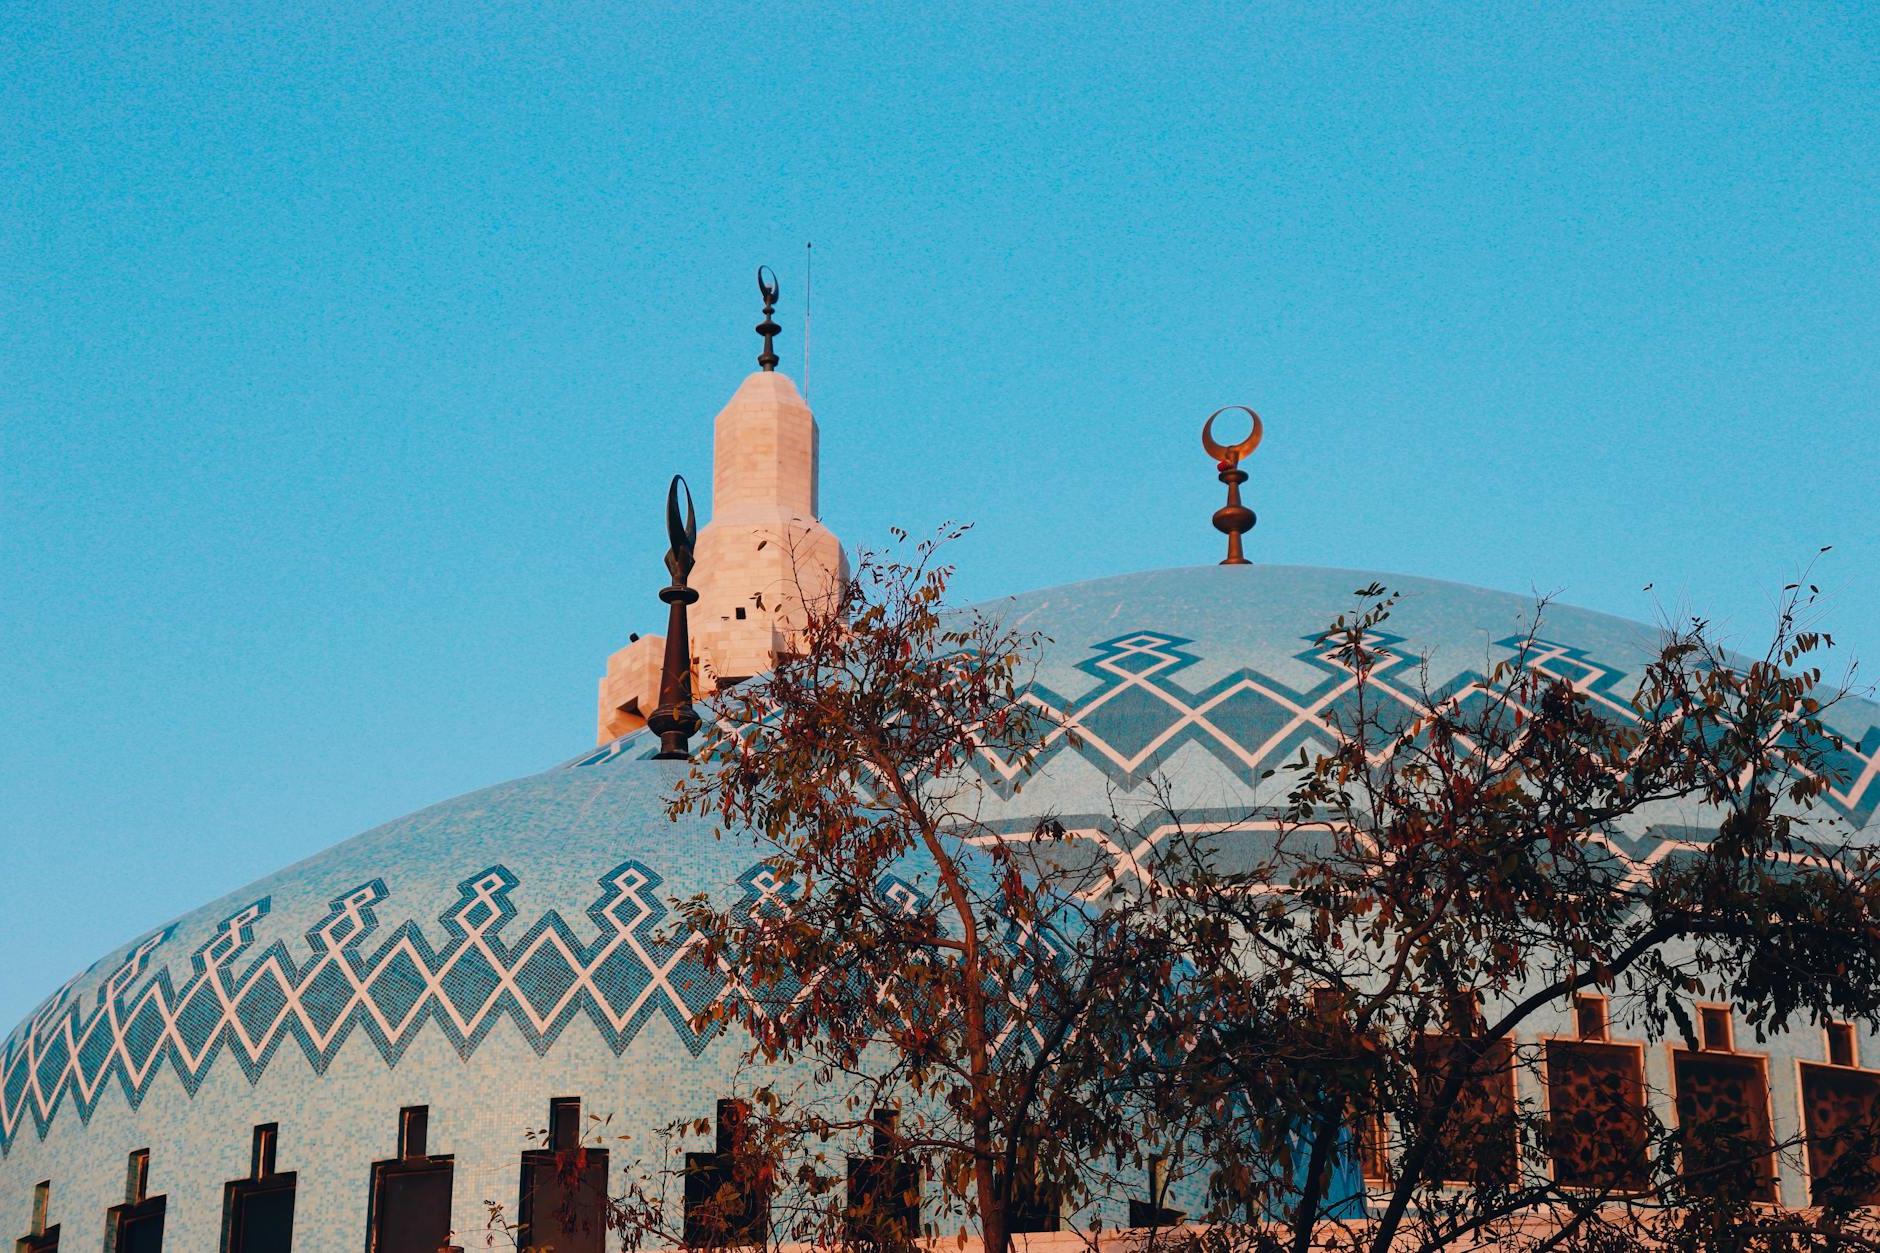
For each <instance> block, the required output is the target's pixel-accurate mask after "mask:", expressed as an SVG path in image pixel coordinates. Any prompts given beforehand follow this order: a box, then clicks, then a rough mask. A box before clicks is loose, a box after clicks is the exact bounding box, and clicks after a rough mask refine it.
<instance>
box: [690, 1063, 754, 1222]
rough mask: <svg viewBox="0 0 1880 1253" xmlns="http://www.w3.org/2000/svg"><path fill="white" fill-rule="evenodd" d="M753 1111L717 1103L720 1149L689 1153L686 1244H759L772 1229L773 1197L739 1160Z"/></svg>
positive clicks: (732, 1103) (733, 1103)
mask: <svg viewBox="0 0 1880 1253" xmlns="http://www.w3.org/2000/svg"><path fill="white" fill-rule="evenodd" d="M749 1118H750V1107H749V1106H748V1105H746V1104H745V1103H744V1102H743V1101H735V1100H729V1101H720V1102H718V1137H717V1139H718V1149H717V1151H716V1152H713V1153H687V1154H686V1155H685V1242H686V1244H687V1245H689V1246H691V1247H693V1248H697V1247H699V1246H701V1245H747V1244H761V1243H763V1242H764V1239H765V1236H766V1234H767V1233H768V1231H769V1228H770V1193H769V1189H768V1188H767V1187H766V1186H764V1184H763V1182H762V1181H760V1180H756V1179H751V1178H749V1177H747V1176H748V1174H749V1172H750V1168H751V1166H752V1165H753V1164H752V1163H750V1162H747V1161H742V1160H740V1154H741V1152H742V1151H743V1149H744V1147H745V1140H744V1137H745V1135H746V1131H745V1123H746V1122H747V1120H748V1119H749Z"/></svg>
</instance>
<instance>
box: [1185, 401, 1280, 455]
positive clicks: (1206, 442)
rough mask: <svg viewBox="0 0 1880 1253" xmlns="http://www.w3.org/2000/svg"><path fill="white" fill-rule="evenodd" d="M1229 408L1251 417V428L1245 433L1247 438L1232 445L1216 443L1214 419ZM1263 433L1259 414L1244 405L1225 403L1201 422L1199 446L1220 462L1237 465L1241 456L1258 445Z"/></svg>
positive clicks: (1264, 430) (1263, 428)
mask: <svg viewBox="0 0 1880 1253" xmlns="http://www.w3.org/2000/svg"><path fill="white" fill-rule="evenodd" d="M1229 409H1233V410H1238V411H1239V412H1241V413H1244V414H1246V415H1247V416H1248V417H1249V418H1252V419H1253V430H1251V431H1249V432H1248V433H1247V438H1245V439H1243V440H1241V441H1240V442H1239V443H1238V444H1233V445H1225V444H1221V443H1218V442H1216V440H1215V438H1214V419H1216V418H1218V417H1220V416H1221V415H1222V414H1223V413H1226V412H1227V411H1228V410H1229ZM1265 433H1266V428H1265V427H1264V426H1263V425H1262V424H1261V422H1260V415H1259V414H1257V413H1255V412H1254V411H1253V410H1251V409H1249V408H1247V406H1245V405H1226V406H1224V407H1222V408H1220V409H1216V410H1215V411H1214V412H1213V413H1210V414H1209V415H1208V420H1207V421H1206V422H1205V423H1203V424H1202V427H1201V446H1202V447H1203V448H1205V449H1207V450H1208V456H1210V457H1212V458H1214V459H1215V460H1216V461H1217V462H1219V463H1220V464H1222V465H1224V466H1232V465H1238V464H1239V463H1240V459H1241V458H1242V457H1245V456H1247V455H1248V454H1250V453H1252V452H1253V450H1254V449H1256V448H1258V447H1259V446H1260V437H1261V436H1262V435H1264V434H1265Z"/></svg>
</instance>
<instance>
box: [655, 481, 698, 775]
mask: <svg viewBox="0 0 1880 1253" xmlns="http://www.w3.org/2000/svg"><path fill="white" fill-rule="evenodd" d="M681 492H684V493H685V510H684V512H683V513H681V512H680V509H679V494H680V493H681ZM666 537H667V540H668V542H669V543H670V544H671V547H670V548H668V549H667V550H666V569H667V571H669V572H670V573H671V575H672V584H671V586H669V587H663V588H661V589H660V591H659V598H660V599H661V600H663V601H665V602H666V604H667V606H668V607H669V608H668V611H667V614H666V653H665V656H664V658H662V660H661V663H660V671H659V708H657V709H655V710H654V711H653V716H652V717H650V718H648V719H647V720H646V725H647V726H648V727H649V728H650V729H651V730H652V731H653V733H654V734H656V735H658V736H659V751H658V752H657V753H654V754H653V756H654V757H655V758H657V759H659V760H661V761H683V760H685V759H686V758H688V757H690V756H691V755H692V748H691V745H690V744H689V743H688V741H689V740H691V738H692V735H693V733H694V732H696V731H697V730H698V727H699V717H698V711H697V710H696V709H694V708H692V632H691V625H690V623H689V622H688V621H687V616H686V607H687V606H688V605H690V604H691V603H692V602H693V601H695V600H697V599H698V591H697V589H695V588H691V587H687V586H686V582H685V580H686V576H687V575H689V574H691V573H692V561H693V557H692V552H693V549H694V548H695V547H696V546H697V544H698V519H697V518H696V517H695V516H694V515H693V512H692V489H691V488H690V487H688V486H686V481H685V480H684V479H683V478H681V477H680V476H678V475H676V474H675V475H673V476H672V485H671V486H670V487H668V488H667V489H666Z"/></svg>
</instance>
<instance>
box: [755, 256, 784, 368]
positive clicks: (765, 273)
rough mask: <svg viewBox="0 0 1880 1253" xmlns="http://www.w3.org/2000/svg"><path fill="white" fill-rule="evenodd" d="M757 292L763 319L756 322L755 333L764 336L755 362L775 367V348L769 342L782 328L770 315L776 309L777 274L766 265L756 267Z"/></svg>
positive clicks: (767, 366)
mask: <svg viewBox="0 0 1880 1253" xmlns="http://www.w3.org/2000/svg"><path fill="white" fill-rule="evenodd" d="M757 293H758V295H760V296H762V297H763V298H764V320H763V321H762V322H759V323H758V324H757V333H758V334H759V335H762V336H763V337H764V351H763V352H762V353H761V354H759V356H758V358H757V364H758V365H760V366H762V367H763V368H764V369H766V370H774V369H776V368H777V349H776V347H775V346H774V345H773V344H772V343H771V342H770V341H771V340H773V339H775V338H776V337H777V336H779V335H781V334H783V328H782V327H781V326H778V325H777V320H776V319H775V318H773V317H771V316H770V315H771V314H773V313H775V312H776V311H777V274H776V271H774V270H772V269H771V268H770V267H769V266H767V265H760V266H758V267H757Z"/></svg>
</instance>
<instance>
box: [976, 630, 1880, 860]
mask: <svg viewBox="0 0 1880 1253" xmlns="http://www.w3.org/2000/svg"><path fill="white" fill-rule="evenodd" d="M1403 642H1404V641H1403V640H1402V639H1400V638H1398V637H1395V636H1388V635H1376V636H1373V637H1371V639H1370V641H1369V643H1370V645H1371V646H1372V647H1373V648H1374V649H1376V650H1377V651H1378V654H1379V661H1378V663H1377V665H1376V667H1375V668H1374V669H1373V671H1372V673H1371V675H1370V678H1369V680H1368V686H1369V699H1370V700H1371V701H1372V702H1373V704H1374V705H1375V704H1376V703H1377V702H1380V701H1381V702H1387V703H1388V704H1389V705H1390V706H1393V707H1394V708H1395V709H1396V711H1397V712H1398V713H1399V714H1400V715H1401V716H1403V717H1405V718H1411V717H1415V716H1419V715H1422V714H1425V713H1428V712H1430V711H1431V710H1432V709H1434V708H1436V707H1439V706H1444V705H1448V706H1451V707H1454V708H1457V709H1459V710H1461V711H1463V712H1466V711H1467V710H1468V708H1469V707H1470V706H1471V704H1473V703H1475V702H1480V701H1485V700H1488V699H1490V698H1491V696H1494V695H1496V693H1494V692H1493V691H1492V690H1491V688H1490V686H1489V681H1488V678H1487V676H1485V675H1482V674H1480V673H1475V672H1462V673H1458V674H1456V675H1454V676H1452V677H1450V678H1449V679H1448V680H1447V681H1445V682H1442V683H1441V684H1440V685H1438V686H1437V687H1436V689H1435V690H1434V691H1432V692H1428V693H1425V692H1424V690H1423V687H1422V685H1423V676H1422V675H1421V674H1420V673H1419V663H1418V659H1417V658H1416V657H1415V656H1414V655H1413V654H1411V653H1410V652H1409V651H1408V650H1407V649H1404V648H1403V647H1402V645H1403ZM1189 643H1190V641H1188V640H1186V639H1184V638H1182V637H1180V636H1177V635H1168V634H1163V633H1160V632H1155V631H1137V632H1132V633H1130V634H1127V635H1120V636H1117V637H1116V638H1114V639H1110V640H1106V641H1104V642H1103V643H1100V644H1097V645H1095V646H1094V648H1093V650H1092V655H1091V656H1090V657H1089V658H1087V659H1086V660H1085V661H1083V662H1081V663H1080V664H1079V665H1078V667H1077V668H1078V669H1079V670H1081V671H1083V672H1084V673H1086V674H1088V675H1090V676H1092V677H1093V678H1095V679H1096V680H1097V683H1096V686H1095V687H1093V688H1092V689H1091V690H1090V691H1088V692H1086V693H1084V694H1083V695H1082V696H1078V697H1075V698H1069V697H1063V696H1060V695H1058V694H1057V693H1055V692H1053V691H1051V690H1050V689H1049V688H1046V687H1043V686H1034V687H1033V688H1032V689H1031V691H1030V697H1031V699H1032V700H1034V701H1035V702H1036V703H1037V704H1038V705H1039V706H1040V708H1041V709H1043V710H1045V711H1046V712H1047V713H1049V714H1050V715H1051V721H1052V722H1053V723H1054V724H1055V725H1054V729H1053V730H1052V731H1051V733H1050V735H1049V737H1048V740H1047V743H1046V745H1045V750H1044V752H1043V753H1042V754H1041V756H1040V760H1039V763H1038V764H1039V765H1043V764H1044V763H1045V762H1048V761H1049V760H1050V759H1051V758H1052V757H1054V756H1056V755H1058V754H1060V753H1075V754H1077V755H1078V756H1080V757H1082V758H1083V759H1084V760H1085V761H1088V762H1090V763H1091V764H1092V765H1095V766H1096V767H1097V768H1098V769H1100V770H1102V771H1103V772H1104V774H1105V775H1106V776H1108V777H1109V778H1110V779H1111V780H1112V781H1113V782H1115V783H1116V784H1117V785H1119V786H1121V787H1123V788H1133V787H1135V786H1137V785H1139V784H1140V783H1142V782H1143V781H1144V780H1146V779H1148V778H1149V777H1151V776H1152V775H1154V774H1155V773H1156V772H1157V771H1158V770H1160V769H1161V768H1162V767H1163V766H1165V765H1166V764H1167V762H1168V760H1169V758H1170V757H1172V756H1173V755H1174V754H1175V752H1176V751H1177V750H1179V749H1181V748H1182V747H1184V746H1186V745H1189V744H1193V745H1197V746H1199V747H1200V748H1202V749H1204V750H1205V751H1207V752H1208V753H1210V754H1211V755H1212V756H1214V757H1215V758H1216V759H1217V760H1219V761H1221V762H1222V763H1223V764H1225V765H1227V766H1228V767H1229V768H1231V769H1232V770H1234V771H1235V772H1236V773H1238V774H1239V775H1240V776H1241V777H1242V779H1243V780H1245V781H1246V782H1248V783H1253V782H1255V781H1256V780H1258V779H1259V778H1260V777H1261V776H1262V775H1263V774H1264V773H1265V772H1266V771H1268V770H1273V769H1277V768H1279V767H1281V766H1283V765H1284V764H1285V763H1286V762H1287V761H1288V760H1290V759H1291V758H1293V757H1294V756H1296V755H1297V754H1298V752H1299V750H1300V749H1301V748H1303V747H1305V746H1307V745H1309V744H1311V743H1313V742H1315V741H1316V742H1319V743H1325V742H1327V741H1328V740H1329V739H1330V737H1331V727H1332V726H1333V725H1334V724H1335V723H1336V722H1337V720H1338V719H1339V718H1340V717H1341V716H1342V715H1345V714H1348V713H1349V712H1350V710H1351V702H1352V701H1353V700H1354V693H1355V689H1356V685H1357V680H1356V677H1355V676H1354V675H1353V673H1352V672H1351V669H1350V668H1349V667H1348V666H1346V665H1344V664H1343V663H1342V662H1340V661H1339V660H1338V658H1337V656H1336V653H1335V650H1334V649H1333V648H1332V647H1330V646H1329V645H1323V644H1320V643H1318V642H1317V641H1316V640H1313V639H1308V640H1307V641H1306V643H1307V644H1308V645H1309V647H1307V648H1306V649H1304V650H1303V651H1301V652H1299V653H1297V654H1296V656H1297V658H1298V659H1299V660H1301V661H1304V662H1305V663H1307V664H1308V665H1309V666H1311V667H1312V668H1313V669H1315V670H1317V671H1319V672H1320V673H1321V675H1322V678H1321V679H1320V680H1319V681H1318V682H1317V683H1315V684H1313V685H1312V686H1310V687H1307V688H1305V689H1295V688H1292V687H1289V686H1288V685H1287V684H1285V683H1283V682H1281V681H1279V680H1277V679H1275V678H1273V677H1272V676H1270V675H1264V674H1261V673H1259V672H1257V671H1254V670H1247V669H1243V670H1240V671H1237V672H1235V673H1234V674H1231V675H1229V676H1227V677H1226V678H1223V679H1220V680H1218V681H1216V682H1214V683H1213V684H1211V685H1209V686H1207V687H1204V688H1201V689H1198V690H1197V689H1192V688H1189V687H1187V686H1185V685H1184V684H1183V683H1182V681H1181V678H1180V675H1181V672H1182V671H1183V670H1186V669H1188V668H1189V667H1191V666H1193V665H1194V664H1195V663H1196V662H1197V661H1198V660H1199V658H1198V657H1197V656H1195V655H1194V654H1193V653H1192V652H1189V651H1187V648H1186V646H1187V645H1188V644H1189ZM1496 647H1498V648H1500V649H1502V650H1504V651H1505V652H1506V653H1507V654H1508V656H1509V658H1511V659H1512V658H1514V657H1516V656H1518V655H1519V654H1520V652H1521V651H1522V650H1523V649H1525V664H1526V665H1527V666H1528V668H1529V669H1531V670H1533V671H1536V672H1538V673H1541V674H1545V675H1548V676H1550V677H1553V678H1558V679H1563V680H1565V681H1567V682H1569V683H1571V684H1572V685H1573V686H1574V688H1575V689H1577V690H1578V691H1580V692H1583V693H1585V694H1586V697H1587V699H1588V700H1589V701H1590V702H1591V703H1592V704H1593V706H1594V707H1595V708H1597V709H1598V710H1600V711H1601V712H1602V713H1604V714H1605V715H1606V716H1608V717H1612V718H1615V719H1620V720H1625V721H1636V718H1637V715H1636V712H1635V711H1634V710H1633V708H1632V704H1631V699H1630V692H1629V690H1627V689H1626V688H1625V682H1626V679H1627V672H1626V671H1625V670H1624V669H1621V668H1619V667H1615V666H1609V665H1604V664H1602V663H1600V662H1598V661H1596V660H1594V659H1592V658H1590V657H1589V656H1587V654H1586V652H1585V651H1584V650H1582V649H1578V648H1574V647H1571V646H1569V645H1566V644H1557V643H1553V642H1550V641H1547V640H1532V641H1531V640H1528V639H1526V638H1525V637H1522V636H1510V637H1508V638H1505V639H1502V640H1500V641H1498V643H1497V645H1496ZM1834 766H1835V773H1836V774H1837V775H1838V776H1839V777H1840V779H1841V782H1840V783H1839V784H1838V785H1837V786H1833V787H1831V788H1830V790H1829V792H1828V794H1827V797H1826V803H1827V804H1828V806H1829V807H1830V808H1831V809H1833V810H1834V811H1835V812H1836V813H1838V814H1839V815H1841V816H1842V817H1844V818H1846V819H1848V820H1849V821H1850V822H1852V823H1853V825H1854V826H1855V828H1856V829H1858V828H1860V827H1863V826H1865V825H1866V824H1868V823H1869V822H1871V821H1872V820H1873V817H1874V812H1875V809H1876V808H1877V807H1880V726H1877V727H1870V728H1868V730H1867V731H1866V733H1865V734H1864V735H1863V736H1862V737H1861V738H1860V739H1859V740H1852V739H1850V740H1849V741H1848V742H1847V743H1845V744H1844V745H1843V747H1842V749H1841V750H1840V752H1839V753H1838V754H1836V760H1835V761H1834ZM982 768H983V771H984V773H985V776H986V778H987V781H988V782H989V783H991V784H992V785H993V786H995V787H997V788H999V789H1001V790H1002V791H1004V792H1006V793H1007V794H1009V793H1010V791H1011V788H1012V786H1013V785H1014V784H1016V783H1018V782H1019V781H1020V780H1019V778H1018V773H1019V772H1018V770H1017V769H1016V768H1015V767H1014V766H1013V765H1012V764H1011V763H1009V762H1005V761H1001V760H998V759H997V758H995V757H993V756H991V755H990V754H988V755H986V756H985V757H984V759H983V761H982Z"/></svg>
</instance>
